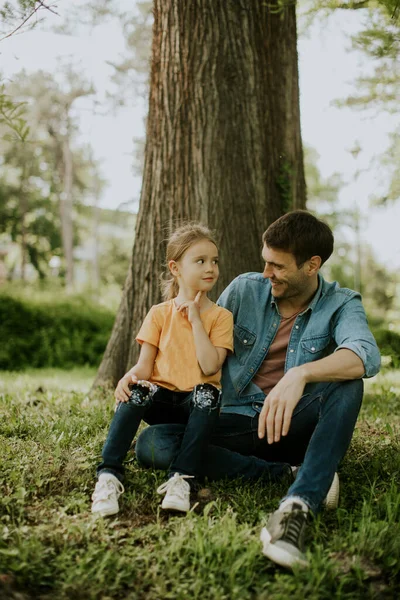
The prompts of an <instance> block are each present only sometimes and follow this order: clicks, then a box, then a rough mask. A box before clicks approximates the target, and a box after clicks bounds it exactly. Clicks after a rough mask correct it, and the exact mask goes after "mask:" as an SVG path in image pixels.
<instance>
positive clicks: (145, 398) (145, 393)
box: [128, 383, 157, 406]
mask: <svg viewBox="0 0 400 600" xmlns="http://www.w3.org/2000/svg"><path fill="white" fill-rule="evenodd" d="M129 387H130V390H131V395H130V396H129V400H128V403H129V404H133V405H134V406H149V405H150V404H151V402H152V400H153V396H154V394H155V392H156V390H157V386H155V385H154V384H151V383H150V384H149V385H142V384H140V383H137V384H133V385H131V386H129Z"/></svg>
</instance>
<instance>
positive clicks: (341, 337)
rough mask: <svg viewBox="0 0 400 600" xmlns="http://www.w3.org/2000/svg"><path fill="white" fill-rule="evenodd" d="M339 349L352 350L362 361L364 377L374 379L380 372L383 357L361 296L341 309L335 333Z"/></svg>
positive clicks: (351, 300)
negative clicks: (369, 323)
mask: <svg viewBox="0 0 400 600" xmlns="http://www.w3.org/2000/svg"><path fill="white" fill-rule="evenodd" d="M333 335H334V338H335V341H336V344H337V347H336V348H335V352H337V351H338V350H341V349H343V348H347V349H348V350H352V351H353V352H354V353H355V354H357V356H358V357H359V358H360V359H361V360H362V362H363V365H364V371H365V372H364V375H363V377H373V376H374V375H376V374H377V373H378V372H379V369H380V366H381V356H380V352H379V348H378V346H377V343H376V341H375V338H374V336H373V335H372V332H371V330H370V328H369V326H368V321H367V316H366V314H365V310H364V307H363V305H362V302H361V299H360V297H359V296H353V297H352V298H350V299H349V300H348V302H346V303H345V304H344V305H343V306H342V307H341V309H340V311H339V313H338V314H337V317H336V322H335V326H334V332H333Z"/></svg>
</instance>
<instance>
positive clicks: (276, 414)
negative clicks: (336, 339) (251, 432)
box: [258, 348, 365, 444]
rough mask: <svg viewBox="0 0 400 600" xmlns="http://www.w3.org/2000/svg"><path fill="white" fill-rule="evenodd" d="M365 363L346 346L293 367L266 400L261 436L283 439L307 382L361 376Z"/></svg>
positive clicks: (269, 438) (273, 440)
mask: <svg viewBox="0 0 400 600" xmlns="http://www.w3.org/2000/svg"><path fill="white" fill-rule="evenodd" d="M364 373H365V369H364V364H363V362H362V360H361V358H359V357H358V356H357V354H355V353H354V352H353V351H352V350H347V349H346V348H343V349H340V350H338V351H337V352H334V353H333V354H331V355H330V356H326V357H325V358H321V359H320V360H316V361H314V362H310V363H306V364H304V365H300V366H298V367H293V368H292V369H289V370H288V371H287V372H286V373H285V375H284V376H283V377H282V379H281V380H280V381H279V382H278V383H277V384H276V386H275V387H274V388H273V389H272V390H271V391H270V393H269V394H268V396H267V398H266V399H265V401H264V406H263V408H262V411H261V413H260V416H259V419H258V437H259V438H263V437H264V436H265V434H267V439H268V443H269V444H272V443H273V442H279V440H280V438H281V435H283V436H285V435H287V433H288V431H289V428H290V423H291V420H292V414H293V411H294V409H295V407H296V405H297V403H298V402H299V400H300V398H301V396H302V395H303V391H304V387H305V386H306V384H307V383H320V382H321V383H322V382H330V381H346V380H351V379H360V378H361V377H362V376H363V375H364Z"/></svg>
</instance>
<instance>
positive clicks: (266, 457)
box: [136, 379, 363, 512]
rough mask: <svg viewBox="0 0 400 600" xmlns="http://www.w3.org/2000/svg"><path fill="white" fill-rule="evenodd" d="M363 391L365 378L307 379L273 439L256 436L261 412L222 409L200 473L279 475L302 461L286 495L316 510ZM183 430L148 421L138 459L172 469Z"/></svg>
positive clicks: (245, 476)
mask: <svg viewBox="0 0 400 600" xmlns="http://www.w3.org/2000/svg"><path fill="white" fill-rule="evenodd" d="M362 395H363V381H362V380H361V379H357V380H354V381H344V382H337V383H318V384H308V385H307V386H306V387H305V390H304V394H303V396H302V397H301V399H300V401H299V403H298V404H297V406H296V408H295V410H294V412H293V416H292V422H291V426H290V430H289V433H288V435H287V436H286V437H284V438H281V441H280V442H278V443H273V444H270V445H269V444H268V443H267V441H266V439H265V438H263V439H262V440H260V439H259V438H258V435H257V428H258V416H259V412H258V413H257V414H256V415H255V416H254V417H248V416H244V415H239V414H232V413H222V414H221V415H220V417H219V420H218V424H217V426H216V429H215V430H214V434H213V435H212V437H211V442H210V445H209V446H208V447H207V449H206V452H205V454H204V457H203V461H202V465H201V471H202V475H203V476H207V477H208V478H209V479H211V480H218V479H223V478H224V477H228V478H235V477H242V478H243V479H247V480H249V479H250V480H254V479H268V478H269V479H276V478H279V475H284V474H285V473H287V472H288V465H300V464H301V468H300V469H299V472H298V474H297V477H296V480H295V481H294V483H293V484H292V485H291V487H290V488H289V490H288V492H287V495H286V496H285V498H287V497H289V496H298V497H300V498H302V499H303V500H304V501H305V502H306V503H307V504H308V506H309V507H310V508H311V510H312V511H313V512H317V511H318V509H319V508H320V506H321V504H322V502H323V500H324V498H325V497H326V494H327V493H328V490H329V487H330V485H331V483H332V480H333V476H334V473H335V471H336V470H337V468H338V465H339V462H340V461H341V460H342V458H343V457H344V455H345V453H346V451H347V449H348V447H349V444H350V441H351V438H352V435H353V431H354V427H355V424H356V420H357V416H358V413H359V410H360V407H361V402H362ZM261 407H262V405H261V404H259V405H258V408H259V411H260V410H261ZM182 432H183V427H182V426H181V425H179V424H160V425H153V426H151V427H147V428H146V429H145V430H144V431H143V432H142V433H141V434H140V436H139V438H138V441H137V445H136V456H137V459H138V461H139V462H140V463H141V464H142V465H143V466H146V467H151V468H155V469H168V468H169V465H170V463H171V461H173V459H174V456H175V455H176V454H177V452H179V448H180V445H181V441H182Z"/></svg>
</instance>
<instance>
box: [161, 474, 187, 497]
mask: <svg viewBox="0 0 400 600" xmlns="http://www.w3.org/2000/svg"><path fill="white" fill-rule="evenodd" d="M185 479H193V475H179V474H178V473H175V475H174V476H173V477H170V479H168V481H166V482H165V483H162V484H161V485H160V487H158V488H157V494H165V493H167V494H172V493H173V494H175V495H176V496H179V498H184V497H185V495H186V494H187V492H188V490H187V485H188V483H187V482H186V481H185Z"/></svg>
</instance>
